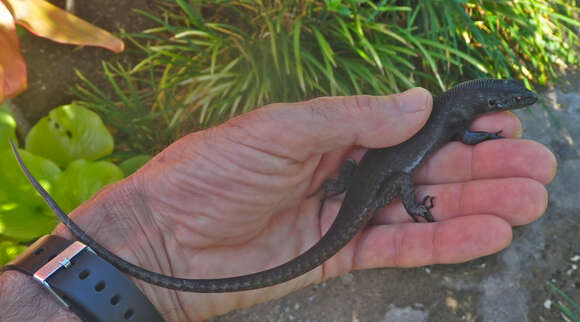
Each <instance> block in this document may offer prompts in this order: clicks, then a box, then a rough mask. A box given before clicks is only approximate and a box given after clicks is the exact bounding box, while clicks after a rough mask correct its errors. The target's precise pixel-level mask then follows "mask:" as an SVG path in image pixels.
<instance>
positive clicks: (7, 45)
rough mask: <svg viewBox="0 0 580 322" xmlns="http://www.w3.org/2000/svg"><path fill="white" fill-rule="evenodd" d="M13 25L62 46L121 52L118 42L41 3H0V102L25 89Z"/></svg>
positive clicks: (3, 0)
mask: <svg viewBox="0 0 580 322" xmlns="http://www.w3.org/2000/svg"><path fill="white" fill-rule="evenodd" d="M16 24H18V25H21V26H23V27H24V28H26V29H27V30H28V31H29V32H31V33H32V34H34V35H37V36H40V37H44V38H48V39H51V40H53V41H55V42H59V43H63V44H73V45H82V46H99V47H103V48H106V49H109V50H111V51H114V52H121V51H123V49H124V47H125V45H124V43H123V41H121V40H120V39H119V38H117V37H115V36H113V35H112V34H110V33H109V32H107V31H105V30H102V29H100V28H98V27H95V26H93V25H91V24H90V23H88V22H86V21H84V20H82V19H80V18H78V17H76V16H74V15H72V14H70V13H69V12H67V11H65V10H62V9H60V8H58V7H56V6H54V5H52V4H51V3H49V2H46V1H43V0H0V102H1V101H2V100H3V99H4V98H10V97H14V96H16V95H18V94H20V93H21V92H22V91H24V90H25V89H26V86H27V85H26V82H27V81H26V63H25V62H24V58H23V57H22V55H21V54H20V50H19V45H18V38H17V35H16Z"/></svg>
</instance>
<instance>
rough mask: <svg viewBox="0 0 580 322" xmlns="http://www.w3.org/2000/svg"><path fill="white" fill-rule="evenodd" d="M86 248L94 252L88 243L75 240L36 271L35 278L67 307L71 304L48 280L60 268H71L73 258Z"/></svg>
mask: <svg viewBox="0 0 580 322" xmlns="http://www.w3.org/2000/svg"><path fill="white" fill-rule="evenodd" d="M84 249H87V250H89V251H90V252H93V250H92V249H91V248H90V247H88V246H87V245H85V244H83V243H81V242H79V241H75V242H74V243H72V244H71V245H69V246H68V247H67V248H65V249H64V250H63V251H62V252H60V253H59V254H58V255H56V256H55V257H54V258H53V259H51V260H50V261H49V262H48V263H46V264H44V266H42V267H41V268H39V269H38V270H37V271H36V272H35V273H34V278H35V279H36V280H37V281H39V282H40V283H41V284H42V285H44V287H45V288H46V289H48V290H49V291H50V293H52V294H53V295H54V296H56V298H57V299H58V300H59V301H60V302H61V303H62V304H63V305H64V306H66V307H67V308H69V307H70V304H68V303H67V302H66V301H65V300H64V299H63V298H62V297H61V296H60V295H58V294H57V293H56V292H55V291H54V290H53V289H52V287H51V286H50V284H49V283H48V282H47V281H46V280H47V279H48V278H49V277H50V276H52V275H53V274H54V273H56V272H57V271H59V270H60V269H67V268H69V267H70V265H71V260H72V259H73V258H74V257H75V256H76V255H78V254H79V253H80V252H81V251H82V250H84ZM93 253H94V252H93Z"/></svg>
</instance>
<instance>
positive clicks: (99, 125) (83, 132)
mask: <svg viewBox="0 0 580 322" xmlns="http://www.w3.org/2000/svg"><path fill="white" fill-rule="evenodd" d="M113 144H114V143H113V137H112V136H111V134H110V133H109V131H108V130H107V128H106V127H105V125H104V124H103V121H102V120H101V118H100V117H99V116H98V115H97V114H96V113H94V112H92V111H90V110H88V109H86V108H84V107H82V106H78V105H75V104H70V105H63V106H60V107H57V108H55V109H53V110H52V111H50V113H49V114H48V116H46V117H43V118H42V119H40V121H38V123H36V124H35V125H34V127H32V129H31V130H30V132H28V135H27V136H26V150H28V151H30V152H32V153H34V154H37V155H40V156H43V157H46V158H48V159H51V160H53V161H54V162H55V163H56V164H58V165H59V166H61V167H66V166H67V165H68V164H69V163H70V162H71V161H72V160H76V159H87V160H96V159H98V158H101V157H104V156H106V155H108V154H110V153H111V152H112V151H113Z"/></svg>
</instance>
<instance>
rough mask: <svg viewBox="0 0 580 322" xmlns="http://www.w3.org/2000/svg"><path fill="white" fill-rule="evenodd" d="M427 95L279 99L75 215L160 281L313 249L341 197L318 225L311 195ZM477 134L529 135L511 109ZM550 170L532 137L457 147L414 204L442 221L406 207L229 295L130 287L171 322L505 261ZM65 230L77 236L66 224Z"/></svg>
mask: <svg viewBox="0 0 580 322" xmlns="http://www.w3.org/2000/svg"><path fill="white" fill-rule="evenodd" d="M430 109H431V96H430V95H429V93H428V92H427V91H425V90H423V89H413V90H410V91H407V92H405V93H402V94H399V95H393V96H388V97H371V96H352V97H330V98H320V99H315V100H312V101H308V102H301V103H293V104H273V105H271V106H269V107H266V108H262V109H258V110H256V111H253V112H250V113H248V114H246V115H243V116H241V117H238V118H235V119H233V120H231V121H229V122H227V123H224V124H223V125H221V126H218V127H215V128H212V129H208V130H205V131H201V132H196V133H193V134H190V135H188V136H186V137H184V138H182V139H180V140H178V141H177V142H175V143H174V144H172V145H171V146H170V147H168V148H167V149H165V150H164V151H163V152H161V153H160V154H159V155H157V156H156V157H155V158H154V159H153V160H152V161H151V162H149V163H148V164H147V165H146V166H144V167H143V168H142V169H140V170H139V171H138V172H137V173H135V174H134V175H132V176H131V177H129V178H127V179H125V180H123V181H121V182H119V183H117V184H114V185H111V186H109V187H107V188H106V189H104V190H103V191H101V193H99V194H98V195H97V196H96V197H95V198H93V199H91V200H90V201H89V202H87V203H85V204H83V205H82V206H81V207H79V208H78V209H76V210H75V211H74V212H73V213H72V214H71V216H72V217H73V219H74V220H75V221H77V222H78V223H79V224H80V226H81V227H83V228H84V229H85V230H86V231H87V232H88V233H89V235H91V236H94V238H95V239H96V240H97V241H99V242H100V243H102V244H103V246H105V247H107V248H108V249H110V250H111V251H113V252H115V253H117V254H118V255H120V256H121V257H123V258H125V259H126V260H128V261H130V262H132V263H134V264H137V265H139V266H142V267H145V268H148V269H150V270H153V271H157V272H160V273H163V274H166V275H172V276H177V277H187V278H221V277H232V276H237V275H243V274H248V273H254V272H258V271H262V270H264V269H267V268H271V267H274V266H277V265H279V264H283V263H285V262H286V261H288V260H291V259H293V258H294V257H296V256H298V255H299V254H301V253H303V252H304V251H305V250H307V249H308V248H310V247H311V246H312V245H313V244H315V243H316V242H317V241H318V240H319V239H320V237H321V234H322V233H323V232H325V231H326V230H327V229H328V227H329V226H330V224H331V223H332V221H333V219H334V217H335V216H336V213H337V211H338V208H339V207H340V201H341V197H337V198H334V199H332V200H329V201H328V202H327V204H326V205H325V208H324V211H323V213H322V214H321V216H319V214H318V208H319V201H318V200H317V198H306V196H307V195H308V194H309V193H311V192H313V191H315V190H316V188H318V187H319V186H320V185H321V184H322V182H323V181H324V180H325V179H327V178H329V177H332V176H333V174H335V172H336V169H337V168H338V167H339V165H340V163H341V162H342V161H343V160H344V159H345V158H347V157H353V158H354V159H359V158H360V157H361V156H362V154H363V153H364V149H362V148H359V147H360V146H364V147H367V148H368V147H373V148H378V147H386V146H391V145H396V144H398V143H400V142H403V141H404V140H406V139H407V138H409V137H411V136H412V135H413V134H414V133H416V132H417V131H418V130H419V129H420V128H421V127H422V126H423V124H424V122H425V121H426V119H427V117H428V114H429V112H430ZM472 129H474V130H485V131H488V132H495V131H498V130H503V131H502V134H503V135H504V136H507V137H517V136H518V135H519V133H520V132H521V126H520V123H519V121H518V119H517V118H516V117H515V116H514V115H513V114H511V113H499V114H493V115H487V116H484V117H481V118H479V119H477V120H476V121H475V122H474V124H473V126H472ZM555 168H556V161H555V158H554V156H553V155H552V153H551V152H550V151H548V150H547V149H546V148H545V147H543V146H541V145H539V144H538V143H535V142H533V141H526V140H514V139H503V140H492V141H487V142H483V143H481V144H478V145H475V146H465V145H462V144H461V143H458V142H454V143H451V144H448V145H447V146H445V147H444V148H443V149H441V150H440V151H438V152H437V153H436V154H435V155H434V156H433V157H432V158H431V159H430V160H429V161H428V162H427V163H426V164H425V165H424V166H423V167H422V168H421V169H420V170H419V171H418V173H417V174H416V176H415V182H416V183H417V184H418V188H417V192H418V195H419V196H423V195H427V194H429V195H433V196H436V197H437V199H436V205H435V208H434V209H433V215H434V217H435V218H436V220H437V222H435V223H411V218H410V217H409V216H408V215H407V214H406V212H405V211H404V209H403V207H402V205H401V204H400V202H395V203H393V204H391V205H389V206H388V207H386V208H385V209H381V210H380V211H378V212H377V214H376V215H375V218H374V219H373V220H372V222H371V223H370V225H369V226H368V227H367V228H365V229H364V230H363V231H362V232H361V233H359V234H358V235H357V236H356V237H355V238H354V239H353V240H352V241H351V242H350V243H349V244H348V245H347V246H346V247H345V248H344V249H342V250H341V251H340V252H339V253H338V254H337V255H335V256H334V257H332V258H331V259H329V260H328V261H326V262H325V263H324V264H323V265H321V266H320V267H318V268H316V269H314V270H312V271H310V272H309V273H307V274H305V275H303V276H301V277H299V278H296V279H293V280H291V281H288V282H286V283H283V284H280V285H275V286H272V287H268V288H264V289H258V290H252V291H244V292H236V293H224V294H199V293H184V292H176V291H172V290H168V289H162V288H159V287H156V286H153V285H149V284H146V283H144V282H141V281H136V282H137V283H138V285H139V286H140V288H141V289H142V290H143V291H144V293H145V295H146V296H148V298H149V299H150V300H151V301H152V303H154V304H155V305H156V307H157V308H158V309H159V310H160V312H161V313H162V314H164V316H165V318H166V319H167V320H171V321H174V320H196V319H204V318H209V317H211V316H214V315H217V314H223V313H226V312H228V311H231V310H233V309H236V308H240V307H245V306H249V305H252V304H255V303H259V302H262V301H266V300H269V299H272V298H276V297H280V296H283V295H285V294H287V293H289V292H291V291H293V290H296V289H299V288H301V287H304V286H306V285H308V284H311V283H318V282H321V281H322V280H324V279H327V278H330V277H334V276H337V275H340V274H343V273H346V272H348V271H351V270H353V269H365V268H373V267H385V266H390V267H409V266H419V265H428V264H434V263H457V262H462V261H467V260H470V259H473V258H476V257H480V256H484V255H487V254H491V253H494V252H497V251H499V250H501V249H503V248H504V247H506V246H507V245H508V244H509V242H510V240H511V235H512V232H511V226H513V225H522V224H526V223H529V222H531V221H532V220H534V219H536V218H537V217H538V216H540V215H541V214H542V213H543V211H544V210H545V207H546V203H547V193H546V190H545V188H544V187H543V184H545V183H547V182H549V181H550V180H551V179H552V177H553V175H554V173H555ZM57 232H58V233H59V234H61V235H64V236H65V237H68V238H72V236H71V235H70V234H69V233H68V231H66V229H65V228H64V227H62V226H59V228H58V229H57Z"/></svg>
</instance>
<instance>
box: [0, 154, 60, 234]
mask: <svg viewBox="0 0 580 322" xmlns="http://www.w3.org/2000/svg"><path fill="white" fill-rule="evenodd" d="M19 153H20V155H21V157H22V160H23V162H24V163H25V164H26V166H27V167H28V168H29V170H30V172H31V173H32V174H33V175H34V176H35V177H36V179H37V180H38V182H39V183H40V184H41V185H42V186H43V187H44V188H45V189H46V190H47V191H49V192H51V191H52V187H53V185H52V184H51V183H52V182H53V180H54V179H55V178H56V177H57V176H58V175H59V174H60V172H61V171H60V169H59V168H58V166H57V165H56V164H54V162H52V161H50V160H48V159H45V158H43V157H39V156H36V155H33V154H31V153H29V152H27V151H24V150H19ZM0 169H2V171H0V187H1V188H0V234H2V235H4V236H9V237H12V238H15V239H17V240H30V239H32V238H35V237H38V236H40V235H43V234H46V233H49V232H50V231H51V230H52V229H53V228H54V226H55V225H56V223H57V219H56V217H55V216H54V215H53V214H52V212H51V211H50V209H49V208H48V206H46V204H45V203H44V201H43V200H42V198H40V196H38V195H37V193H36V191H35V190H34V188H33V187H32V185H30V183H29V182H28V180H27V179H26V177H25V176H24V174H23V173H22V171H21V170H20V168H19V166H18V164H17V163H16V159H15V158H14V155H13V154H12V151H11V150H9V149H4V150H1V151H0Z"/></svg>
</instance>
